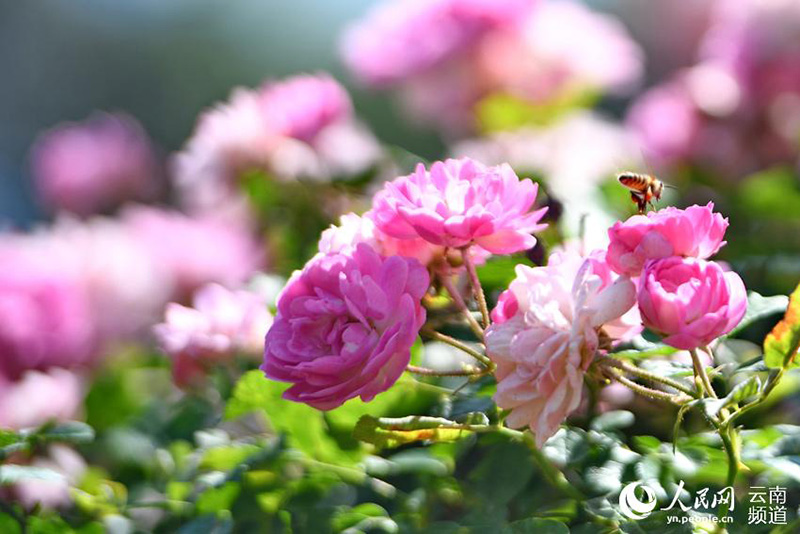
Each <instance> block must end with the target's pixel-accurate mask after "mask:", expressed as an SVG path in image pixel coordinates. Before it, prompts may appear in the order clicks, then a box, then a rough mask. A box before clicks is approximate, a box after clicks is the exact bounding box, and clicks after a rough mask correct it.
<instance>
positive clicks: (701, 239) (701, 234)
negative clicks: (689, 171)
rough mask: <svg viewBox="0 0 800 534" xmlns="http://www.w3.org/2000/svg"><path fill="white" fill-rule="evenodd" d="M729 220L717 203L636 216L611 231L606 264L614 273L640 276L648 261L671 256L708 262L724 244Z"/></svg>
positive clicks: (609, 232)
mask: <svg viewBox="0 0 800 534" xmlns="http://www.w3.org/2000/svg"><path fill="white" fill-rule="evenodd" d="M727 228H728V219H727V218H724V217H723V216H722V215H720V214H719V213H714V204H713V203H711V202H709V203H708V204H707V205H705V206H697V205H695V206H690V207H688V208H686V209H685V210H682V209H678V208H673V207H669V208H665V209H662V210H659V211H656V212H650V213H648V214H647V215H634V216H632V217H630V218H629V219H628V220H627V221H625V222H617V223H616V224H615V225H614V226H612V227H611V228H610V229H609V230H608V237H609V240H610V244H609V246H608V253H607V254H606V261H607V262H608V264H609V266H611V268H612V269H614V271H616V272H618V273H620V274H624V275H628V276H638V274H639V272H640V271H641V270H642V267H643V266H644V264H645V262H647V260H651V259H658V258H667V257H669V256H686V257H695V258H701V259H706V258H708V257H710V256H712V255H714V254H715V253H716V252H717V251H718V250H719V249H720V248H721V247H722V246H723V245H724V244H725V241H723V240H722V238H723V237H724V236H725V230H726V229H727Z"/></svg>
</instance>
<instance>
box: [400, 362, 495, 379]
mask: <svg viewBox="0 0 800 534" xmlns="http://www.w3.org/2000/svg"><path fill="white" fill-rule="evenodd" d="M406 370H407V371H409V372H411V373H414V374H416V375H424V376H483V375H485V374H488V373H489V372H490V371H489V370H488V369H476V368H475V367H468V368H466V369H456V370H452V371H437V370H436V369H429V368H427V367H417V366H416V365H409V366H407V367H406Z"/></svg>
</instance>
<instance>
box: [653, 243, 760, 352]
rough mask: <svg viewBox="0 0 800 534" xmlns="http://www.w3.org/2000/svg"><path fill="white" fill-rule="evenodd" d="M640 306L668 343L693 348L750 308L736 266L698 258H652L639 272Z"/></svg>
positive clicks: (727, 327)
mask: <svg viewBox="0 0 800 534" xmlns="http://www.w3.org/2000/svg"><path fill="white" fill-rule="evenodd" d="M638 301H639V311H640V312H641V314H642V321H643V322H644V324H645V326H647V327H648V328H650V329H651V330H653V331H654V332H657V333H659V334H661V335H663V336H665V337H664V340H663V341H664V343H666V344H667V345H671V346H673V347H676V348H679V349H684V350H689V349H694V348H697V347H700V346H703V345H707V344H709V343H711V342H712V341H713V340H714V339H716V338H718V337H719V336H721V335H723V334H726V333H728V332H730V331H731V329H733V327H734V326H736V325H737V324H739V321H741V320H742V317H744V313H745V311H746V309H747V292H746V291H745V287H744V283H743V282H742V279H741V278H739V275H737V274H736V273H735V272H733V271H729V272H725V271H723V270H722V268H721V267H720V266H719V264H717V263H715V262H713V261H704V260H701V259H697V258H680V257H676V256H673V257H670V258H665V259H661V260H652V261H649V262H648V263H647V264H646V266H645V269H644V271H643V273H642V276H641V277H640V278H639V290H638Z"/></svg>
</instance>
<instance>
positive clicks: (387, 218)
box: [373, 158, 547, 254]
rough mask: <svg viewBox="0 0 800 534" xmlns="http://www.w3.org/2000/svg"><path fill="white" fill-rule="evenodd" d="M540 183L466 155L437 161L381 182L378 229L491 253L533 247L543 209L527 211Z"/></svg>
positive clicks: (376, 205) (376, 211)
mask: <svg viewBox="0 0 800 534" xmlns="http://www.w3.org/2000/svg"><path fill="white" fill-rule="evenodd" d="M537 191H538V185H537V184H535V183H534V182H532V181H530V180H527V179H526V180H520V179H519V178H518V177H517V175H516V174H515V173H514V171H513V170H512V169H511V167H509V166H508V165H499V166H496V167H487V166H485V165H482V164H481V163H478V162H476V161H473V160H471V159H468V158H464V159H460V160H455V159H449V160H447V161H445V162H443V163H442V162H436V163H434V164H433V165H432V166H431V170H430V172H429V171H427V170H426V169H425V167H424V166H423V165H422V164H420V165H419V166H418V167H417V170H416V172H414V173H413V174H410V175H408V176H402V177H400V178H397V179H395V180H394V181H392V182H388V183H386V184H385V185H384V188H383V189H382V190H381V191H379V192H378V193H377V194H376V195H375V198H374V200H373V218H374V220H375V224H376V225H377V226H378V228H379V229H380V230H381V231H383V232H385V233H386V234H388V235H390V236H393V237H396V238H398V239H416V238H422V239H424V240H426V241H428V242H429V243H433V244H434V245H442V246H446V247H452V248H460V247H466V246H469V245H478V246H480V247H482V248H484V249H486V250H487V251H489V252H492V253H494V254H510V253H512V252H517V251H519V250H525V249H529V248H532V247H533V246H534V245H535V244H536V238H535V237H533V236H532V235H531V234H532V233H533V232H537V231H539V230H542V229H543V228H545V226H546V225H544V224H539V221H540V220H541V219H542V217H543V216H544V214H545V212H546V211H547V209H546V208H542V209H539V210H536V211H533V212H531V211H530V210H531V208H532V207H533V204H534V202H535V201H536V193H537Z"/></svg>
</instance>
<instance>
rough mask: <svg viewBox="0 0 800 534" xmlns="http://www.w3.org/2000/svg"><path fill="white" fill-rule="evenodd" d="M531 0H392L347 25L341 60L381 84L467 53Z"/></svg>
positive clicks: (522, 12) (529, 5)
mask: <svg viewBox="0 0 800 534" xmlns="http://www.w3.org/2000/svg"><path fill="white" fill-rule="evenodd" d="M536 3H537V2H536V1H534V0H400V1H398V0H390V1H387V2H383V3H382V4H380V5H378V6H376V7H375V8H374V9H373V10H372V11H371V12H370V13H369V14H368V15H367V16H366V17H365V18H364V19H363V20H361V21H359V22H358V23H357V24H356V25H354V26H353V27H351V28H350V29H349V30H348V31H347V32H346V33H345V38H344V40H343V43H342V54H343V56H344V60H345V63H346V64H347V66H348V67H349V68H350V69H351V70H352V71H353V72H354V73H355V75H356V76H357V77H358V78H359V79H360V80H361V81H362V82H364V83H367V84H370V85H373V86H382V85H389V84H393V83H397V82H399V81H402V80H405V79H408V78H409V77H411V76H415V75H418V74H421V73H423V72H425V71H428V70H430V69H431V68H433V67H436V66H439V65H441V64H442V63H443V62H445V61H447V60H450V59H452V58H454V57H456V56H459V55H462V54H463V53H464V52H468V51H469V50H470V49H471V48H472V47H473V46H474V45H475V42H476V41H477V40H478V39H479V38H481V37H482V36H483V35H484V34H486V33H487V32H488V31H491V30H493V29H497V28H503V27H508V26H511V27H513V26H515V25H516V24H517V23H518V22H519V20H520V19H521V18H523V17H524V16H525V15H526V14H527V13H529V12H530V11H531V9H532V7H533V6H534V5H535V4H536Z"/></svg>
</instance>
